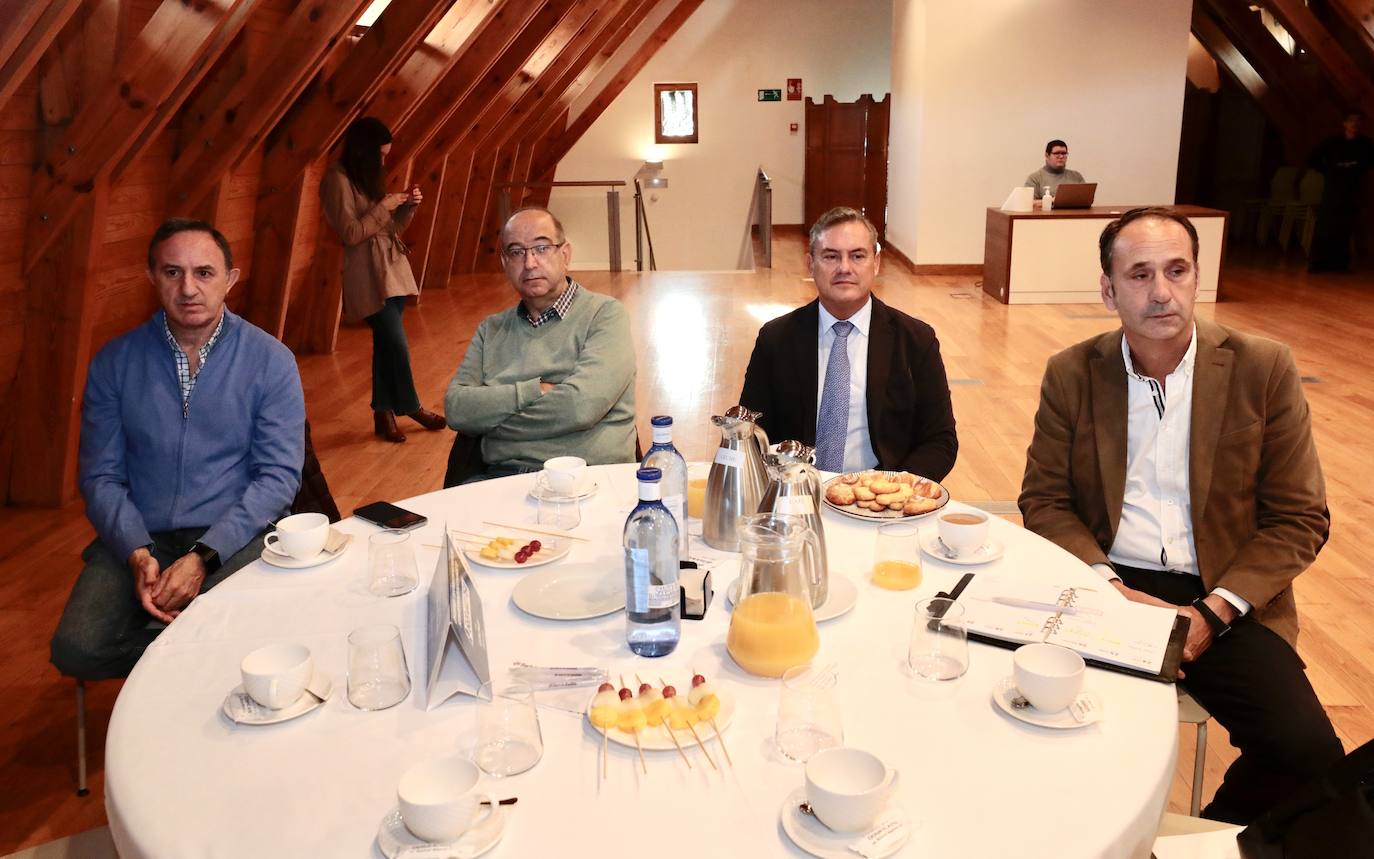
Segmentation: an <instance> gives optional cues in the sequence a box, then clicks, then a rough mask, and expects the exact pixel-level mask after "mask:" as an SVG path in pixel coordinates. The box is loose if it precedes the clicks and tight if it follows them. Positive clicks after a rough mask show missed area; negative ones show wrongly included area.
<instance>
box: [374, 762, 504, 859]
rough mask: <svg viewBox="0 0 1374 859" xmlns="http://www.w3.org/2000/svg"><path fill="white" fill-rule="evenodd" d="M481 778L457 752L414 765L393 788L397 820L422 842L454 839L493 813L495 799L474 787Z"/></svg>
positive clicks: (446, 841) (445, 842)
mask: <svg viewBox="0 0 1374 859" xmlns="http://www.w3.org/2000/svg"><path fill="white" fill-rule="evenodd" d="M481 777H482V773H481V771H480V770H479V769H478V768H477V765H476V764H474V763H473V762H472V761H470V760H468V759H467V758H465V757H462V756H460V755H451V756H449V757H444V758H439V759H437V760H429V761H425V762H424V763H419V764H416V765H415V766H413V767H411V768H410V769H408V770H406V771H405V774H404V775H402V776H401V782H400V784H399V785H398V786H397V788H396V798H397V801H398V802H399V804H400V808H401V821H402V822H403V823H405V826H406V829H409V830H410V831H411V832H412V833H413V834H414V835H415V837H416V838H420V839H423V840H424V841H428V842H431V843H435V844H447V843H449V842H452V841H456V840H458V838H459V837H460V836H462V834H463V833H464V832H467V831H468V830H469V829H471V828H473V827H474V826H477V825H478V824H480V823H482V822H484V821H485V820H486V819H487V818H488V817H489V816H491V815H492V814H494V813H495V812H496V802H495V801H494V800H493V799H492V798H491V797H490V796H489V795H488V794H486V793H481V792H479V791H477V789H476V788H477V783H478V781H479V780H480V779H481Z"/></svg>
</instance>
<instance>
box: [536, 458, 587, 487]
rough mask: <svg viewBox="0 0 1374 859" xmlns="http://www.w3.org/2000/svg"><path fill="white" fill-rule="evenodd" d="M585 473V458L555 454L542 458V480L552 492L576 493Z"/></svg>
mask: <svg viewBox="0 0 1374 859" xmlns="http://www.w3.org/2000/svg"><path fill="white" fill-rule="evenodd" d="M586 475H587V460H585V459H583V458H582V457H580V456H555V457H554V458H553V459H546V460H544V482H545V483H547V484H548V487H549V488H550V489H552V490H553V491H554V492H558V493H561V494H564V495H576V494H577V493H578V492H579V491H580V490H581V488H582V479H583V478H584V477H586Z"/></svg>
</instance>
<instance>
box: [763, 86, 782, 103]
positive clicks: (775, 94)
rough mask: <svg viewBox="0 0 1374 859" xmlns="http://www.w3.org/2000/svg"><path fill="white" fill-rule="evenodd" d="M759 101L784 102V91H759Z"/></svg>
mask: <svg viewBox="0 0 1374 859" xmlns="http://www.w3.org/2000/svg"><path fill="white" fill-rule="evenodd" d="M759 101H782V90H780V89H761V90H759Z"/></svg>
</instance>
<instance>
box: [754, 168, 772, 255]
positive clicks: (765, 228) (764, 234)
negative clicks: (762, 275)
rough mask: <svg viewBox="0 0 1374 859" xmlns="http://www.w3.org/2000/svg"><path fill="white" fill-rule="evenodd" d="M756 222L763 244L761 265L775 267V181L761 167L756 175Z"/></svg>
mask: <svg viewBox="0 0 1374 859" xmlns="http://www.w3.org/2000/svg"><path fill="white" fill-rule="evenodd" d="M754 223H755V224H757V226H758V228H759V243H760V244H761V245H762V246H763V255H762V259H761V260H760V261H759V267H761V268H772V267H773V182H772V180H771V179H769V178H768V174H767V173H765V172H763V168H762V167H760V168H759V172H758V174H757V175H756V176H755V177H754Z"/></svg>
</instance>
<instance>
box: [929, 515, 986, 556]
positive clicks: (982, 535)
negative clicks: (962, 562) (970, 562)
mask: <svg viewBox="0 0 1374 859" xmlns="http://www.w3.org/2000/svg"><path fill="white" fill-rule="evenodd" d="M935 521H936V527H937V528H938V529H939V533H940V542H941V543H944V544H945V548H946V549H948V550H949V553H950V554H951V555H953V556H954V557H956V558H965V557H968V556H969V555H972V554H973V553H974V552H977V551H978V550H979V549H981V548H983V545H984V544H985V543H987V540H988V514H986V513H983V512H982V511H979V510H971V511H964V510H952V511H950V512H948V513H941V514H940V517H939V518H938V519H936V520H935Z"/></svg>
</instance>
